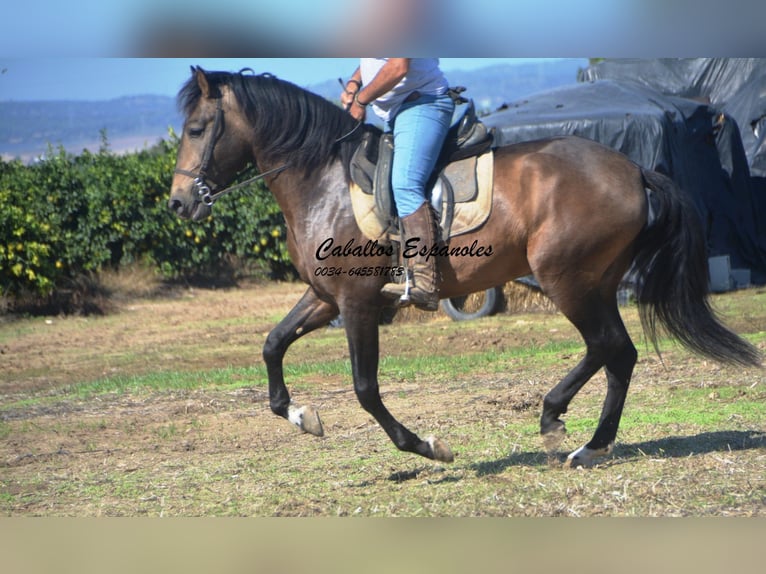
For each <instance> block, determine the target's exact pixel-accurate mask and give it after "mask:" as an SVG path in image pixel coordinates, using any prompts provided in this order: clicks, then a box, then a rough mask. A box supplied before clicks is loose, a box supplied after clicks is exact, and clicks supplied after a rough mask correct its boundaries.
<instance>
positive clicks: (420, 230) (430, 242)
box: [380, 202, 439, 311]
mask: <svg viewBox="0 0 766 574" xmlns="http://www.w3.org/2000/svg"><path fill="white" fill-rule="evenodd" d="M401 226H402V254H403V255H404V256H405V257H406V258H407V260H408V262H409V265H408V267H410V270H411V279H410V280H409V281H406V282H405V283H387V284H386V285H384V286H383V288H382V289H381V290H380V292H381V293H382V294H383V295H384V296H385V297H388V298H389V299H397V300H399V302H400V303H401V304H402V305H407V304H409V303H412V304H413V305H415V306H416V307H417V308H419V309H423V310H424V311H436V309H438V308H439V278H438V270H437V268H436V256H435V255H434V254H432V253H431V249H432V248H433V247H434V246H436V235H437V234H436V223H435V221H434V216H433V214H432V213H431V206H430V205H429V204H428V203H427V202H425V203H423V204H422V205H421V206H420V207H418V209H417V210H415V212H414V213H411V214H410V215H408V216H406V217H403V218H402V220H401Z"/></svg>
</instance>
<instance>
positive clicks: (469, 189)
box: [350, 88, 494, 239]
mask: <svg viewBox="0 0 766 574" xmlns="http://www.w3.org/2000/svg"><path fill="white" fill-rule="evenodd" d="M456 90H460V89H459V88H457V89H456ZM457 93H458V94H459V91H458V92H457ZM453 98H454V96H453ZM458 101H460V100H458ZM462 102H463V104H462V108H463V109H462V110H460V109H459V113H457V114H456V117H457V121H454V122H453V125H452V127H451V128H450V131H449V132H448V134H447V137H446V139H445V143H444V147H443V148H442V151H441V154H440V156H439V160H438V161H437V165H436V168H435V169H434V173H433V175H432V177H431V179H430V181H429V184H428V186H427V189H428V192H427V196H428V199H429V200H430V201H431V205H432V206H433V208H434V210H435V211H436V214H437V216H438V218H437V220H438V221H439V222H440V227H441V228H442V238H443V239H446V238H448V237H449V235H450V233H449V230H450V228H451V226H452V218H453V215H454V206H455V203H459V202H467V201H472V200H473V199H474V196H475V194H476V191H475V190H476V183H475V181H474V182H470V181H466V179H470V178H471V177H472V176H471V175H466V174H463V173H462V171H463V170H459V169H451V170H450V169H448V167H449V166H450V164H454V163H455V162H459V161H460V160H463V159H466V158H470V157H474V156H479V155H481V154H483V153H485V152H486V151H488V150H489V149H490V148H491V147H492V144H493V142H494V137H493V133H492V131H491V130H490V129H488V128H487V127H486V126H485V125H484V124H483V123H482V122H481V121H480V120H479V118H478V117H477V116H476V109H475V107H474V105H473V101H467V100H462ZM393 155H394V144H393V136H392V134H390V133H381V132H380V131H379V130H377V129H368V130H367V131H366V132H365V133H364V134H363V136H362V141H361V143H360V144H359V147H358V148H357V150H356V151H355V152H354V154H353V156H352V158H351V162H350V172H351V179H352V180H353V181H354V183H356V184H357V185H358V186H359V187H360V188H361V190H362V191H363V192H364V193H365V194H368V195H372V196H373V197H374V203H375V206H376V209H375V211H376V213H377V214H378V217H379V218H380V219H381V224H382V225H383V227H384V228H387V229H390V230H391V235H394V236H396V235H398V226H399V222H398V216H397V213H396V206H395V203H394V197H393V191H392V188H391V165H392V160H393Z"/></svg>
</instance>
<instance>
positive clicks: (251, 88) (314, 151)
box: [178, 72, 361, 172]
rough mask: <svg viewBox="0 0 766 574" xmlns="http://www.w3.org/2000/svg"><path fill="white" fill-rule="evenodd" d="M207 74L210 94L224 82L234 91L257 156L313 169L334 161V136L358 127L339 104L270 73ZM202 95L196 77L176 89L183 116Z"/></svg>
mask: <svg viewBox="0 0 766 574" xmlns="http://www.w3.org/2000/svg"><path fill="white" fill-rule="evenodd" d="M205 75H206V77H207V81H208V84H209V85H210V88H211V92H212V93H215V92H217V91H219V90H220V87H221V86H224V85H225V86H228V87H229V88H230V89H231V90H232V92H233V94H234V96H235V97H236V99H237V102H238V103H239V105H240V107H241V108H242V110H243V111H244V112H245V115H246V117H247V119H248V120H249V122H250V123H251V125H252V128H253V131H254V132H255V134H256V138H257V143H258V147H259V148H260V152H259V157H258V159H259V160H262V161H264V162H268V163H278V162H280V161H282V162H286V161H289V162H290V165H291V166H292V167H295V168H298V169H301V170H303V171H305V172H309V171H311V170H313V169H317V168H319V167H321V166H323V165H326V164H327V163H328V162H329V161H330V160H331V159H334V158H335V157H336V154H337V153H338V152H339V149H340V147H341V146H336V145H335V144H336V140H337V139H338V138H340V137H341V136H343V135H345V134H347V133H349V132H350V131H351V130H353V129H354V125H355V122H354V119H353V118H352V117H351V116H350V115H349V114H347V113H345V112H344V111H343V110H341V109H340V107H338V106H336V105H334V104H332V103H331V102H329V101H327V100H326V99H324V98H322V97H321V96H318V95H316V94H314V93H312V92H309V91H307V90H304V89H302V88H299V87H298V86H296V85H295V84H291V83H290V82H286V81H284V80H280V79H278V78H277V77H275V76H272V75H271V74H260V75H252V74H245V73H243V72H238V73H230V72H205ZM201 96H202V93H201V90H200V88H199V85H198V84H197V81H196V78H195V77H194V75H192V77H191V79H190V80H189V81H188V82H186V84H185V85H184V86H183V87H182V88H181V90H180V91H179V92H178V106H179V109H180V110H181V111H182V113H183V114H184V116H185V117H188V116H189V115H190V114H191V113H192V111H193V110H194V109H195V108H196V106H197V104H198V103H199V99H200V97H201ZM359 131H360V132H361V130H359ZM360 135H361V134H360ZM354 139H356V138H354Z"/></svg>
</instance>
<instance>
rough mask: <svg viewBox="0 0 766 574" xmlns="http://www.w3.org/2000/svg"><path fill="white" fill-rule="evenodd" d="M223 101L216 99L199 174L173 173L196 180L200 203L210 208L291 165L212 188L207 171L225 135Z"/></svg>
mask: <svg viewBox="0 0 766 574" xmlns="http://www.w3.org/2000/svg"><path fill="white" fill-rule="evenodd" d="M221 100H222V98H217V99H216V105H215V118H214V119H213V137H211V138H210V141H209V142H208V143H207V146H206V147H205V153H203V154H202V163H201V164H200V167H199V169H198V170H197V172H196V173H194V172H192V171H188V170H186V169H179V168H175V170H173V173H177V174H180V175H185V176H187V177H190V178H192V179H193V180H194V187H195V188H196V189H197V197H198V198H199V201H201V202H202V203H204V204H205V205H207V206H208V207H212V205H213V204H214V203H215V202H216V201H217V200H218V199H219V198H221V197H222V196H223V195H225V194H227V193H230V192H232V191H234V190H235V189H239V188H241V187H245V186H247V185H250V184H251V183H254V182H256V181H258V180H259V179H263V178H264V177H266V176H268V175H273V174H276V173H279V172H280V171H283V170H285V169H287V167H288V165H289V164H284V165H282V166H280V167H277V168H274V169H270V170H269V171H266V172H264V173H261V174H258V175H256V176H255V177H251V178H250V179H247V180H245V181H243V182H240V183H238V184H237V185H232V186H230V187H227V188H225V189H222V190H217V188H218V185H216V184H215V182H211V183H212V186H211V185H209V184H208V177H207V169H208V167H209V165H210V160H211V159H212V157H213V149H214V148H215V144H216V143H217V142H218V138H220V137H221V134H222V133H223V104H222V101H221Z"/></svg>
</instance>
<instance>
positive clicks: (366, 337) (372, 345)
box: [343, 307, 454, 462]
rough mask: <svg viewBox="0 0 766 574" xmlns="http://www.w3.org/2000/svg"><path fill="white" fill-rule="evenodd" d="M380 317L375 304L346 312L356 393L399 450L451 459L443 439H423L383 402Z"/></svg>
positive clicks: (445, 460)
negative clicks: (379, 384) (399, 419)
mask: <svg viewBox="0 0 766 574" xmlns="http://www.w3.org/2000/svg"><path fill="white" fill-rule="evenodd" d="M379 316H380V309H378V308H373V307H365V308H362V309H359V308H356V309H354V310H353V312H348V313H347V312H345V311H344V313H343V317H344V322H345V326H346V337H347V339H348V347H349V351H350V355H351V369H352V373H353V377H354V391H355V392H356V396H357V398H358V399H359V402H360V404H361V405H362V407H363V408H364V410H366V411H367V412H368V413H370V414H371V415H372V416H373V417H374V418H375V420H376V421H378V424H380V426H382V427H383V430H385V431H386V434H388V436H389V437H390V438H391V440H392V441H393V443H394V444H395V445H396V447H397V448H398V449H399V450H403V451H407V452H414V453H417V454H419V455H422V456H425V457H426V458H430V459H433V460H439V461H442V462H452V461H453V460H454V457H453V455H452V451H451V450H450V448H449V446H447V444H446V443H445V442H444V441H442V440H440V439H437V438H434V437H429V438H428V439H426V440H421V439H420V438H419V437H418V436H417V435H416V434H415V433H413V432H411V431H409V430H408V429H407V428H406V427H405V426H404V425H402V424H401V423H400V422H399V421H397V420H396V419H395V418H394V417H393V415H392V414H391V413H390V412H389V411H388V409H387V408H386V407H385V405H384V404H383V401H382V400H381V398H380V390H379V388H378V351H379V345H378V320H379Z"/></svg>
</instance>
